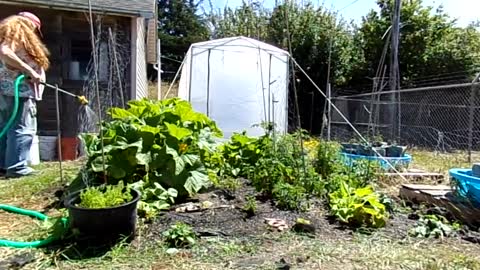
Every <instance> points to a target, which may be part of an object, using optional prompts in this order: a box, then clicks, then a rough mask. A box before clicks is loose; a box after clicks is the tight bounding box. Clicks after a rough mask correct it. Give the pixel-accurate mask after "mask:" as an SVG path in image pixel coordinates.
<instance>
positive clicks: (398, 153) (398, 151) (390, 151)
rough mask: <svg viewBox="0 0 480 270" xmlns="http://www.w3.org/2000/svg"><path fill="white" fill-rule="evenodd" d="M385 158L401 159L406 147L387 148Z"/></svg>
mask: <svg viewBox="0 0 480 270" xmlns="http://www.w3.org/2000/svg"><path fill="white" fill-rule="evenodd" d="M386 150H387V151H386V154H387V157H403V156H404V155H405V152H406V151H407V147H406V146H394V145H392V146H389V147H387V148H386Z"/></svg>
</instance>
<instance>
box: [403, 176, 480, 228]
mask: <svg viewBox="0 0 480 270" xmlns="http://www.w3.org/2000/svg"><path fill="white" fill-rule="evenodd" d="M400 197H401V198H402V199H404V200H407V201H411V202H414V203H426V204H429V205H434V206H439V207H444V208H445V209H447V210H448V211H449V212H450V213H451V214H452V215H453V216H454V217H455V218H457V219H458V220H461V221H462V222H463V223H465V224H467V225H470V226H479V225H480V209H479V208H475V207H473V206H472V205H469V204H466V203H464V202H460V201H459V200H457V199H456V197H455V196H454V194H453V191H452V189H451V188H450V187H449V186H446V185H414V184H405V185H402V187H401V188H400Z"/></svg>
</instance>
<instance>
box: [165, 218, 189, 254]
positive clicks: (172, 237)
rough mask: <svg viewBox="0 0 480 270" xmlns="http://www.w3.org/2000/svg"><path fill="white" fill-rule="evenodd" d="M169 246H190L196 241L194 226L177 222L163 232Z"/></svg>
mask: <svg viewBox="0 0 480 270" xmlns="http://www.w3.org/2000/svg"><path fill="white" fill-rule="evenodd" d="M163 236H164V237H165V241H166V242H167V243H168V245H169V247H173V248H188V247H191V246H193V245H195V243H196V239H197V236H196V234H195V232H194V231H193V229H192V227H191V226H190V225H188V224H185V223H183V222H177V223H175V224H174V225H172V226H170V229H168V230H166V231H164V232H163Z"/></svg>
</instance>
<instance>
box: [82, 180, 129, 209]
mask: <svg viewBox="0 0 480 270" xmlns="http://www.w3.org/2000/svg"><path fill="white" fill-rule="evenodd" d="M132 199H133V197H132V194H131V190H130V188H128V187H125V186H124V184H123V181H120V182H119V183H118V184H117V185H108V186H100V187H88V188H86V189H85V190H83V191H82V192H81V193H80V203H79V205H78V206H80V207H83V208H90V209H93V208H108V207H115V206H119V205H122V204H124V203H127V202H129V201H131V200H132Z"/></svg>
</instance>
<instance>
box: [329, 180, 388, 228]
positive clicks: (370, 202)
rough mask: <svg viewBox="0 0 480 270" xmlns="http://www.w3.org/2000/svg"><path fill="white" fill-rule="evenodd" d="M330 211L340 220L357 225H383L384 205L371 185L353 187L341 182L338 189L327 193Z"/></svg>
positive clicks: (384, 218) (384, 220) (385, 217)
mask: <svg viewBox="0 0 480 270" xmlns="http://www.w3.org/2000/svg"><path fill="white" fill-rule="evenodd" d="M329 197H330V202H329V205H330V211H331V213H332V215H334V216H335V217H336V218H337V219H338V220H339V221H340V222H342V223H345V224H348V225H351V226H354V227H358V226H363V225H365V226H367V227H373V228H379V227H383V226H385V223H386V219H387V216H388V214H387V212H386V209H385V205H383V204H382V203H381V202H380V198H379V196H378V195H377V194H376V193H374V191H373V188H372V187H371V186H366V187H364V188H358V189H354V188H352V187H350V186H348V184H347V183H346V182H342V183H341V185H340V189H339V190H337V191H335V192H333V193H331V194H329Z"/></svg>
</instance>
